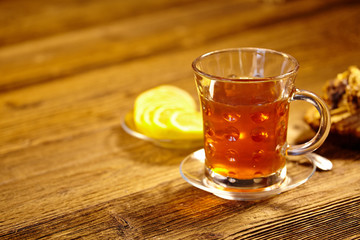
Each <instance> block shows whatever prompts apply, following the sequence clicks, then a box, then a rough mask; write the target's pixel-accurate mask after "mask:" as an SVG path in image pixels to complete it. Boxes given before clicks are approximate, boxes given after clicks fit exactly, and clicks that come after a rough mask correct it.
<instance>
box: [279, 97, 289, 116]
mask: <svg viewBox="0 0 360 240" xmlns="http://www.w3.org/2000/svg"><path fill="white" fill-rule="evenodd" d="M288 109H289V103H288V102H287V101H283V102H282V103H281V104H279V106H278V108H277V109H276V110H277V114H278V115H279V116H284V115H285V113H286V112H287V111H288Z"/></svg>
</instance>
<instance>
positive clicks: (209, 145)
mask: <svg viewBox="0 0 360 240" xmlns="http://www.w3.org/2000/svg"><path fill="white" fill-rule="evenodd" d="M205 150H206V153H207V154H210V155H211V156H214V154H215V146H214V143H213V142H211V141H206V143H205Z"/></svg>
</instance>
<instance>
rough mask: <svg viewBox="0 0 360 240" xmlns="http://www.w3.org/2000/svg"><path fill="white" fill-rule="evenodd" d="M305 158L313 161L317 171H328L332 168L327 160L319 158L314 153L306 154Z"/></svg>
mask: <svg viewBox="0 0 360 240" xmlns="http://www.w3.org/2000/svg"><path fill="white" fill-rule="evenodd" d="M307 156H308V157H309V158H311V160H313V161H314V163H315V165H316V167H318V168H319V169H321V170H323V171H329V170H331V169H332V167H333V164H332V162H331V161H330V160H329V159H327V158H325V157H323V156H320V155H318V154H316V153H311V154H307Z"/></svg>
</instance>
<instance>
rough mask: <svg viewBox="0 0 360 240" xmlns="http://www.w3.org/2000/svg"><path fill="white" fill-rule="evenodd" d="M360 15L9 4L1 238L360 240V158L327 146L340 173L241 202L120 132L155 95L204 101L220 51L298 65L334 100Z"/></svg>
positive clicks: (299, 9)
mask: <svg viewBox="0 0 360 240" xmlns="http://www.w3.org/2000/svg"><path fill="white" fill-rule="evenodd" d="M19 6H22V7H19ZM359 14H360V4H359V2H358V1H355V0H353V1H351V0H347V1H341V0H328V1H320V0H316V1H300V0H292V1H255V0H246V1H240V0H230V1H213V0H211V1H204V0H202V1H191V0H175V1H165V0H153V1H141V2H139V1H128V0H124V1H111V0H105V1H93V0H89V1H80V0H72V1H70V0H66V1H57V0H55V1H44V0H36V1H25V0H13V1H10V0H3V1H0V22H1V24H0V73H1V77H0V166H1V168H0V238H1V239H76V238H81V239H334V238H336V239H358V238H360V228H359V224H360V214H359V210H360V209H359V208H360V176H359V174H358V172H359V170H360V165H359V160H360V149H359V148H356V147H355V148H353V149H347V148H343V147H340V146H337V145H336V144H334V143H333V142H326V143H325V145H324V146H322V147H321V148H320V149H319V150H318V151H317V152H318V153H319V154H321V155H324V156H326V157H328V158H329V159H331V160H332V161H333V163H334V169H333V170H332V171H329V172H321V171H317V172H316V173H315V174H314V176H313V177H312V178H311V179H310V180H309V182H307V183H306V184H304V185H302V186H300V187H298V188H295V189H293V190H291V191H289V192H286V193H283V194H280V195H278V196H276V197H273V198H270V199H267V200H262V201H254V202H241V201H229V200H224V199H221V198H218V197H216V196H213V195H211V194H209V193H206V192H203V191H201V190H199V189H196V188H194V187H192V186H191V185H189V184H188V183H186V182H185V181H184V180H183V179H182V178H181V176H180V174H179V164H180V162H181V160H182V159H183V158H184V157H185V156H187V155H188V154H190V153H191V152H192V151H194V149H187V150H172V149H163V148H159V147H156V146H154V145H152V144H151V143H148V142H144V141H141V140H138V139H136V138H133V137H131V136H129V135H127V134H126V133H125V132H124V131H123V130H122V129H121V127H120V123H121V121H122V119H123V117H124V116H125V114H126V113H127V112H128V111H129V110H130V109H131V108H132V106H133V102H134V100H135V98H136V96H137V95H138V94H139V93H141V92H142V91H144V90H146V89H149V88H151V87H154V86H157V85H160V84H173V85H176V86H179V87H181V88H183V89H185V90H187V91H188V92H189V93H190V94H191V95H192V96H193V97H194V98H195V99H196V98H197V96H196V90H195V85H194V82H193V76H192V72H191V67H190V64H191V62H192V60H193V59H194V58H195V57H197V56H199V55H200V54H202V53H204V52H207V51H211V50H215V49H220V48H228V47H243V46H256V47H265V48H272V49H276V50H280V51H284V52H287V53H290V54H291V55H293V56H294V57H296V58H297V59H298V60H299V62H300V65H301V67H300V72H299V75H298V78H297V84H296V85H297V86H298V87H299V88H304V89H309V90H312V91H314V92H316V93H319V94H321V91H322V86H323V84H324V83H325V81H326V80H328V79H329V78H332V77H334V76H335V75H336V74H337V73H338V72H342V71H343V70H345V69H346V68H347V67H348V66H349V65H354V64H355V65H359V64H360V63H359V53H360V51H359V49H360V28H359V27H358V26H359V20H358V16H359ZM14 19H15V20H14ZM308 107H309V106H308V105H306V104H299V105H298V104H296V105H292V108H293V109H292V115H291V125H296V126H295V127H298V129H299V127H300V129H306V125H304V122H303V121H302V117H303V114H304V112H305V110H306V109H307V108H308ZM292 131H295V128H291V127H290V133H289V135H291V136H294V135H296V134H295V133H294V132H292ZM302 133H303V132H302Z"/></svg>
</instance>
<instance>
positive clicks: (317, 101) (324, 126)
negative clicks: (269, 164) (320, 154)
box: [287, 89, 331, 155]
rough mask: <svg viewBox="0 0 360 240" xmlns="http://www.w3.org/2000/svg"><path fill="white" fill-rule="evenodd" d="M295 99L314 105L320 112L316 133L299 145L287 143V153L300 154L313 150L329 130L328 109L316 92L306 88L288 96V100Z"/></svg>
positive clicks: (319, 144)
mask: <svg viewBox="0 0 360 240" xmlns="http://www.w3.org/2000/svg"><path fill="white" fill-rule="evenodd" d="M295 100H302V101H306V102H308V103H311V104H312V105H313V106H315V107H316V109H317V110H318V112H319V114H320V124H319V129H318V131H317V133H316V134H315V136H314V137H313V138H312V139H310V140H309V141H308V142H306V143H303V144H299V145H288V146H287V154H288V155H301V154H305V153H308V152H312V151H315V150H316V149H317V148H318V147H320V146H321V144H323V142H324V141H325V139H326V137H327V136H328V134H329V132H330V126H331V121H330V111H329V109H328V107H327V105H326V103H325V102H324V100H322V99H321V98H320V97H318V96H317V95H316V94H314V93H312V92H309V91H306V90H300V89H296V90H295V91H294V93H293V94H292V96H291V98H290V101H295Z"/></svg>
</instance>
